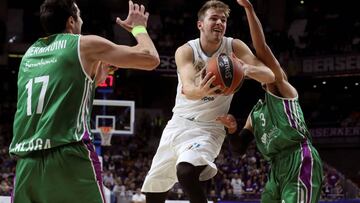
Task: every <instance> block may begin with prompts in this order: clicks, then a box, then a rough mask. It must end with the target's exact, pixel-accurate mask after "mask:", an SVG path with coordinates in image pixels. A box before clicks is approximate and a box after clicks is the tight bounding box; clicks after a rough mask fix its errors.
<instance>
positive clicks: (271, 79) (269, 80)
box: [264, 70, 275, 83]
mask: <svg viewBox="0 0 360 203" xmlns="http://www.w3.org/2000/svg"><path fill="white" fill-rule="evenodd" d="M265 80H266V81H264V83H273V82H275V74H274V73H273V72H272V71H271V70H269V73H268V74H267V77H266V78H265Z"/></svg>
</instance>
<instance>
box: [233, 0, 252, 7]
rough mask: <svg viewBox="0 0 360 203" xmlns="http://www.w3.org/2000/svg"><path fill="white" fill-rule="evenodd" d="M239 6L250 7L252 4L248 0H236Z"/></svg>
mask: <svg viewBox="0 0 360 203" xmlns="http://www.w3.org/2000/svg"><path fill="white" fill-rule="evenodd" d="M236 1H237V2H238V4H240V6H243V7H244V8H250V7H252V4H251V3H250V1H249V0H236Z"/></svg>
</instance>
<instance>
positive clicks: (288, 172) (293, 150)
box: [220, 0, 323, 203]
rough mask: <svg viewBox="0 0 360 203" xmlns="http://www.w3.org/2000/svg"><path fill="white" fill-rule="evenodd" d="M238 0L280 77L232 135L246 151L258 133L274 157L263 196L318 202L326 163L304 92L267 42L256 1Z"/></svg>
mask: <svg viewBox="0 0 360 203" xmlns="http://www.w3.org/2000/svg"><path fill="white" fill-rule="evenodd" d="M237 2H238V3H239V4H240V5H241V6H243V7H244V8H245V11H246V15H247V19H248V21H249V26H250V32H251V37H252V41H253V44H254V48H255V50H256V55H257V57H258V58H259V59H260V60H262V61H263V63H264V64H265V65H267V66H268V67H269V68H270V69H271V70H272V71H273V72H274V74H275V82H274V83H269V84H263V86H264V89H265V91H266V93H265V100H260V101H259V102H258V103H257V104H256V105H255V106H254V107H253V109H252V111H251V113H250V115H249V117H248V119H247V121H246V124H245V126H244V128H243V129H242V130H241V131H240V133H236V134H234V135H230V143H231V147H232V148H233V150H234V151H237V152H239V153H240V154H243V153H245V150H246V148H247V145H248V144H249V143H250V142H251V141H252V140H253V139H254V138H255V141H256V145H257V147H258V149H259V151H260V152H261V153H262V154H263V155H264V157H265V158H266V159H268V160H269V161H270V164H271V171H270V174H269V177H268V182H267V183H266V185H265V188H264V192H263V193H262V196H261V202H264V203H275V202H276V203H316V202H318V201H319V197H320V193H321V184H322V178H323V174H322V163H321V159H320V157H319V154H318V152H317V151H316V149H315V148H314V147H313V146H312V144H311V135H310V133H309V131H308V129H307V127H306V124H305V120H304V115H303V113H302V110H301V108H300V105H299V101H298V93H297V91H296V89H295V88H294V87H293V86H292V85H291V84H290V83H289V82H288V80H287V77H286V75H285V72H284V71H283V69H282V68H281V66H280V64H279V62H278V61H277V59H276V58H275V57H274V55H273V53H272V51H271V50H270V48H269V46H268V45H267V44H266V41H265V36H264V33H263V30H262V26H261V23H260V21H259V19H258V18H257V16H256V13H255V11H254V9H253V7H252V4H251V3H250V2H249V0H237ZM220 120H221V121H222V122H223V123H225V124H226V126H227V127H228V129H229V131H231V132H234V131H235V129H236V128H237V124H236V120H235V119H234V117H233V116H231V115H226V116H223V117H221V118H220Z"/></svg>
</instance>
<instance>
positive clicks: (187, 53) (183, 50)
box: [175, 43, 193, 58]
mask: <svg viewBox="0 0 360 203" xmlns="http://www.w3.org/2000/svg"><path fill="white" fill-rule="evenodd" d="M175 57H176V58H178V57H181V58H188V57H190V58H192V57H193V49H192V48H191V46H190V45H189V44H188V43H185V44H183V45H181V46H180V47H178V48H177V49H176V52H175Z"/></svg>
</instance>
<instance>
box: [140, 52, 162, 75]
mask: <svg viewBox="0 0 360 203" xmlns="http://www.w3.org/2000/svg"><path fill="white" fill-rule="evenodd" d="M143 53H144V54H145V60H142V62H144V64H143V67H144V68H145V70H148V71H151V70H154V69H156V68H157V67H158V66H159V65H160V57H159V54H158V53H157V52H155V53H152V52H150V50H143Z"/></svg>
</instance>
